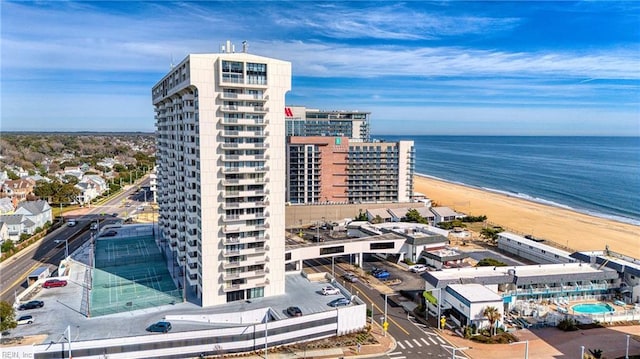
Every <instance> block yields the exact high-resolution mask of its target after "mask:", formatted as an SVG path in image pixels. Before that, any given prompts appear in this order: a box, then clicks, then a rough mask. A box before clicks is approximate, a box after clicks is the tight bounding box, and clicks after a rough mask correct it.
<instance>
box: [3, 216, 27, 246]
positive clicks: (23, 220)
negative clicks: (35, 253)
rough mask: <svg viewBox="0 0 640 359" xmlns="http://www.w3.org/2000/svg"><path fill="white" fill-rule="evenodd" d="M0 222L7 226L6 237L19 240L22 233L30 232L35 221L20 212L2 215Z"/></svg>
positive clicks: (15, 240)
mask: <svg viewBox="0 0 640 359" xmlns="http://www.w3.org/2000/svg"><path fill="white" fill-rule="evenodd" d="M0 222H4V224H5V225H6V226H7V233H8V238H9V239H11V240H12V241H14V242H17V241H19V240H20V235H21V234H22V233H27V234H32V233H33V232H35V229H36V226H35V223H34V222H33V221H31V220H30V219H28V218H27V217H25V216H24V215H22V214H5V215H2V216H0Z"/></svg>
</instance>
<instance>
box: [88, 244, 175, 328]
mask: <svg viewBox="0 0 640 359" xmlns="http://www.w3.org/2000/svg"><path fill="white" fill-rule="evenodd" d="M94 248H95V252H94V263H95V267H94V269H93V276H92V289H91V303H90V315H91V316H92V317H95V316H101V315H107V314H114V313H121V312H128V311H132V310H138V309H145V308H151V307H157V306H161V305H167V304H173V303H176V302H181V301H182V293H181V291H180V290H178V289H177V288H176V286H175V284H174V282H173V280H172V279H171V276H170V274H169V270H168V269H167V266H166V262H165V260H164V258H163V256H162V253H161V252H160V250H159V249H158V247H157V246H156V244H155V241H154V238H153V236H135V237H118V238H115V237H114V238H105V239H102V238H98V239H97V240H96V242H95V247H94Z"/></svg>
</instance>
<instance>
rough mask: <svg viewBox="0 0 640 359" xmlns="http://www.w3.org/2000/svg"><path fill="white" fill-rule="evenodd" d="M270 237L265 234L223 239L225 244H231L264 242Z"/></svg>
mask: <svg viewBox="0 0 640 359" xmlns="http://www.w3.org/2000/svg"><path fill="white" fill-rule="evenodd" d="M268 239H269V235H268V234H265V235H263V236H256V237H242V238H240V237H232V238H225V239H224V240H223V242H222V243H223V244H225V245H230V244H247V243H255V242H264V241H267V240H268Z"/></svg>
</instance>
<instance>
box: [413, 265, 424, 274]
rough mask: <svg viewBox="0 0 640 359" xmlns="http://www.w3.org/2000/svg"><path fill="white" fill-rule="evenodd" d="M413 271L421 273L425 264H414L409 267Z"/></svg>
mask: <svg viewBox="0 0 640 359" xmlns="http://www.w3.org/2000/svg"><path fill="white" fill-rule="evenodd" d="M410 270H411V271H412V272H413V273H422V272H424V271H426V270H427V266H426V265H424V264H416V265H414V266H413V267H411V268H410Z"/></svg>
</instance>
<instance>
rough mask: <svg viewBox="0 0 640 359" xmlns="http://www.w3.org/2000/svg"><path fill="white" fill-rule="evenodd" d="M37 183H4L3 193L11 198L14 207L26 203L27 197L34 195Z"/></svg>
mask: <svg viewBox="0 0 640 359" xmlns="http://www.w3.org/2000/svg"><path fill="white" fill-rule="evenodd" d="M35 184H36V183H35V182H34V181H33V180H31V179H28V178H26V179H22V178H21V179H17V180H8V181H4V183H3V184H2V193H4V194H5V195H6V196H7V197H9V198H11V199H12V201H13V203H14V205H17V203H18V202H22V201H26V200H27V196H28V195H30V194H33V188H34V187H35Z"/></svg>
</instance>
